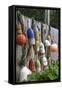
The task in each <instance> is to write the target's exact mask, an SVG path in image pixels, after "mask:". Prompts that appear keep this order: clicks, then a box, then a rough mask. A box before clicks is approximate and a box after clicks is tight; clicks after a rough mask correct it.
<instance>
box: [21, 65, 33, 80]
mask: <svg viewBox="0 0 62 90" xmlns="http://www.w3.org/2000/svg"><path fill="white" fill-rule="evenodd" d="M31 73H32V72H31V71H30V70H29V69H28V68H27V67H26V66H24V67H22V69H21V70H20V82H23V81H27V76H28V75H30V74H31Z"/></svg>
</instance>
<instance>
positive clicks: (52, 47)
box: [50, 43, 58, 52]
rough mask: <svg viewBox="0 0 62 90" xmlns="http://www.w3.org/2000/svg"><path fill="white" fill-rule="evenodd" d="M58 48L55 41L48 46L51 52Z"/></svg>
mask: <svg viewBox="0 0 62 90" xmlns="http://www.w3.org/2000/svg"><path fill="white" fill-rule="evenodd" d="M57 50H58V46H57V44H56V43H53V44H52V45H51V46H50V51H51V52H57Z"/></svg>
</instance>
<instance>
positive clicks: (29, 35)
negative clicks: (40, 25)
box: [27, 28, 35, 45]
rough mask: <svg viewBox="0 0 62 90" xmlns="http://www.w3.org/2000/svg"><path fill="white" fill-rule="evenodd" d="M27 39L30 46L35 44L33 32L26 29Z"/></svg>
mask: <svg viewBox="0 0 62 90" xmlns="http://www.w3.org/2000/svg"><path fill="white" fill-rule="evenodd" d="M27 37H28V40H29V43H30V44H31V45H34V44H35V38H34V32H33V30H32V29H31V28H28V30H27Z"/></svg>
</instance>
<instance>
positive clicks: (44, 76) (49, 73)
mask: <svg viewBox="0 0 62 90" xmlns="http://www.w3.org/2000/svg"><path fill="white" fill-rule="evenodd" d="M58 76H59V63H58V61H53V62H52V64H50V65H48V69H46V70H45V71H42V72H34V73H32V74H31V75H28V76H27V79H28V81H43V80H56V79H58Z"/></svg>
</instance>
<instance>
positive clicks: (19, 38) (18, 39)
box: [16, 33, 27, 45]
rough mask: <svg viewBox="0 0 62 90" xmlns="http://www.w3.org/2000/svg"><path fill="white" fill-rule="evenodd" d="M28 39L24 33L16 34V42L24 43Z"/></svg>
mask: <svg viewBox="0 0 62 90" xmlns="http://www.w3.org/2000/svg"><path fill="white" fill-rule="evenodd" d="M26 41H27V38H26V36H25V35H24V34H23V33H20V34H17V35H16V43H17V44H18V45H24V44H25V43H26Z"/></svg>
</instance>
